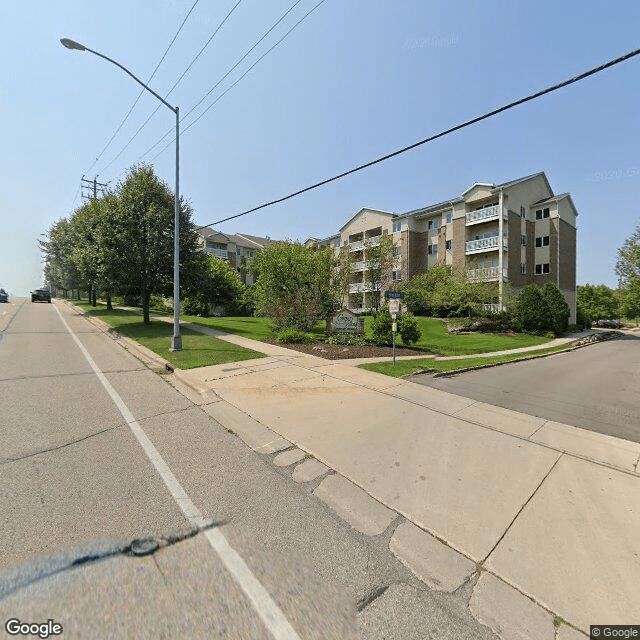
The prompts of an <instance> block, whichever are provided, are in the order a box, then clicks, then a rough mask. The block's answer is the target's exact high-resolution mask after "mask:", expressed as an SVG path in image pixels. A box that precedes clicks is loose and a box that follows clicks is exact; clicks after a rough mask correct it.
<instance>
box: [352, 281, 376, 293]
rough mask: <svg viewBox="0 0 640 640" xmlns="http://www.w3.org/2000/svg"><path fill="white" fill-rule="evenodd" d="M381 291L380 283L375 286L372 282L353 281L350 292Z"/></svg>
mask: <svg viewBox="0 0 640 640" xmlns="http://www.w3.org/2000/svg"><path fill="white" fill-rule="evenodd" d="M370 291H380V285H377V286H376V287H374V286H373V285H372V284H371V283H370V282H353V283H351V284H350V285H349V293H364V292H367V293H368V292H370Z"/></svg>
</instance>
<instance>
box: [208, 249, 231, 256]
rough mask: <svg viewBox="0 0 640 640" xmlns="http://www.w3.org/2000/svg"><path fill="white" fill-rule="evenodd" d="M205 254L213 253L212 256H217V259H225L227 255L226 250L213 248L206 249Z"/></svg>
mask: <svg viewBox="0 0 640 640" xmlns="http://www.w3.org/2000/svg"><path fill="white" fill-rule="evenodd" d="M206 251H207V253H213V255H214V256H218V257H219V258H227V257H228V256H229V253H228V251H227V250H226V249H216V248H215V247H207V248H206Z"/></svg>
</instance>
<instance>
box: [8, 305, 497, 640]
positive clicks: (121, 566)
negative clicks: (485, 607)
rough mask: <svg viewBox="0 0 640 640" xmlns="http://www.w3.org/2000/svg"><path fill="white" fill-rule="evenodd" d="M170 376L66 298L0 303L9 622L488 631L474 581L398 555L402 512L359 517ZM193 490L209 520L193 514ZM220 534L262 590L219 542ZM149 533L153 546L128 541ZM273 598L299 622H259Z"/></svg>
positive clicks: (328, 632)
mask: <svg viewBox="0 0 640 640" xmlns="http://www.w3.org/2000/svg"><path fill="white" fill-rule="evenodd" d="M65 323H66V325H65ZM67 326H68V328H67ZM69 329H70V330H71V331H70V330H69ZM71 332H73V334H75V336H76V338H77V339H78V340H79V342H80V344H81V345H82V346H83V348H84V349H86V352H87V354H88V355H89V357H90V358H91V359H92V361H93V362H94V363H95V367H96V369H98V370H99V373H97V372H96V369H94V368H92V366H91V364H90V362H89V360H88V359H87V357H85V355H84V353H83V351H82V350H81V347H80V346H79V345H78V343H77V342H76V341H75V340H74V337H73V336H72V333H71ZM100 376H103V379H104V381H106V385H107V387H109V386H110V387H111V388H112V390H113V393H112V394H110V393H109V392H108V391H107V389H106V387H105V384H103V382H101V379H100ZM176 387H179V385H177V383H175V381H172V380H171V377H170V376H161V375H158V374H157V373H154V372H152V371H150V370H149V369H147V368H146V367H144V366H143V365H142V364H141V363H140V362H139V361H138V360H137V359H136V358H134V357H133V356H132V355H130V354H129V353H127V352H126V351H124V350H123V349H122V348H121V347H120V346H119V345H118V344H116V343H115V342H114V341H113V340H112V339H111V338H109V337H108V336H107V335H106V334H105V333H103V332H102V331H99V330H98V329H96V327H94V326H93V325H92V324H91V323H89V322H88V321H87V320H86V319H85V318H83V317H81V316H80V315H78V314H77V313H75V312H74V311H72V310H71V308H70V307H68V306H67V305H65V304H62V303H59V302H55V301H54V303H53V304H38V303H31V302H30V301H29V300H27V299H15V298H14V299H12V300H11V304H10V305H4V306H3V307H0V442H1V443H2V446H1V448H0V527H1V529H0V533H1V534H2V535H0V622H2V625H3V630H4V623H5V621H6V620H7V619H9V618H17V619H19V620H21V621H28V622H44V621H46V620H47V619H52V620H54V621H55V622H57V623H60V624H62V625H63V626H64V634H63V636H62V637H64V638H129V637H136V638H178V637H189V638H218V637H220V638H223V637H224V638H239V639H240V638H242V639H246V638H251V639H254V638H255V639H260V638H272V637H277V638H283V639H284V638H292V637H299V638H323V639H324V638H336V639H341V640H342V639H344V640H347V639H348V638H355V637H362V638H367V639H369V638H370V639H373V638H388V639H390V640H391V639H394V638H403V639H404V638H407V639H411V638H415V639H418V638H420V639H423V638H439V639H446V638H451V639H453V638H455V639H467V638H468V639H469V640H471V639H473V640H480V639H489V638H493V637H494V636H493V635H492V634H491V633H490V632H489V631H488V630H487V629H486V628H485V627H482V626H481V625H479V624H478V623H477V622H476V621H475V619H473V618H472V616H471V615H470V613H469V610H468V607H467V602H468V599H469V595H470V590H471V589H472V587H473V585H472V584H469V585H466V586H465V587H463V588H461V589H460V590H458V591H457V592H456V593H454V594H442V593H438V592H433V591H430V590H429V589H428V588H426V587H425V585H424V584H423V583H421V582H419V581H418V580H417V579H415V577H414V576H413V575H412V574H411V573H410V572H409V571H408V570H407V569H406V568H405V567H404V566H403V565H402V564H401V563H400V562H399V561H398V560H396V559H395V558H394V557H393V556H392V554H391V553H390V552H389V549H388V544H389V539H390V537H391V535H392V532H393V528H395V526H397V525H398V524H399V521H401V519H399V521H398V522H395V523H393V524H392V525H391V527H390V528H389V530H388V531H385V532H384V533H383V534H381V535H380V536H374V537H368V536H365V535H363V534H360V533H359V532H357V531H355V530H354V529H352V528H351V527H350V526H349V525H348V524H346V523H345V522H344V521H343V520H341V519H340V518H338V517H337V516H336V515H335V513H334V512H332V511H331V510H330V509H328V508H327V507H326V506H325V505H324V504H323V503H321V502H319V501H318V500H317V499H316V498H315V497H314V496H313V495H311V491H312V490H313V489H314V488H315V486H317V483H315V484H314V483H308V484H306V485H301V484H297V483H295V482H294V481H293V480H292V478H291V468H285V469H281V468H278V467H275V466H274V465H273V462H272V458H273V456H267V455H259V454H257V453H255V452H253V451H252V450H251V449H249V448H248V447H247V446H246V445H245V444H244V443H243V442H242V441H240V440H239V439H238V438H237V437H236V436H235V435H234V434H233V433H230V432H229V431H228V430H227V429H226V428H225V427H224V425H221V424H220V423H219V422H217V421H216V420H215V419H214V417H215V407H211V406H207V405H206V403H207V400H206V399H202V398H195V397H193V394H192V393H190V392H188V391H187V390H184V389H181V390H178V388H176ZM115 396H117V397H119V398H120V399H121V404H122V406H124V407H125V409H126V411H125V413H124V415H130V416H131V417H130V418H127V420H125V419H124V418H123V412H122V411H121V409H122V406H121V407H120V408H119V407H118V406H117V405H116V402H115V401H114V397H115ZM205 408H206V409H207V410H208V411H205ZM126 412H130V413H129V414H127V413H126ZM210 414H211V415H210ZM212 416H214V417H212ZM135 425H138V426H139V428H140V430H141V431H142V432H143V434H144V438H146V439H147V440H146V441H145V440H141V439H140V438H139V439H136V436H135V435H134V431H135V429H134V427H135ZM143 441H145V442H147V445H145V448H146V449H143V446H141V442H143ZM149 448H150V449H152V450H153V451H156V452H157V455H158V456H160V457H161V458H162V461H163V464H164V465H165V466H164V467H162V466H161V465H160V466H159V465H158V464H156V466H154V464H152V462H151V460H150V457H149V456H148V455H147V452H146V450H148V449H149ZM160 468H163V469H164V471H163V474H164V477H165V478H166V476H167V473H168V474H170V475H171V476H172V477H174V478H175V481H176V482H177V483H178V485H179V487H180V488H181V489H182V490H184V494H185V495H184V498H183V499H182V502H181V504H183V508H182V509H181V508H180V507H179V506H178V503H177V501H176V498H175V497H174V496H175V495H176V489H175V487H174V489H172V491H173V494H172V492H171V491H170V490H169V489H168V487H167V484H166V483H165V481H164V480H163V477H161V475H160V472H159V469H160ZM185 501H186V502H188V503H189V504H191V505H192V507H193V509H195V510H197V512H198V513H199V514H201V515H202V518H203V520H204V521H206V522H209V523H212V524H213V528H208V529H207V530H202V529H200V530H198V529H194V527H193V522H192V521H190V520H189V519H188V518H187V517H185V507H184V504H185ZM187 510H188V509H187ZM218 533H221V534H222V535H223V536H224V539H225V540H226V541H228V544H229V545H230V547H231V549H233V550H234V551H235V552H236V553H237V554H238V555H239V557H240V558H241V559H242V560H243V561H244V563H246V566H247V568H248V570H249V573H250V574H251V576H253V579H255V580H256V581H257V583H258V584H259V585H261V588H263V589H264V590H265V591H264V593H265V594H266V596H265V597H263V596H260V597H258V596H256V592H255V591H251V590H252V589H254V587H253V586H251V584H253V583H251V584H250V585H249V587H247V584H248V583H247V582H246V581H245V582H243V581H242V580H239V579H238V578H237V577H234V576H232V575H231V573H230V571H229V565H228V564H225V563H224V562H223V561H222V558H223V557H224V555H221V554H217V553H216V552H214V544H213V542H211V539H212V538H210V537H209V536H216V535H218ZM140 538H153V539H154V540H156V541H157V542H158V544H159V545H160V549H159V550H157V551H156V552H155V553H153V554H152V555H147V556H143V557H136V556H133V555H132V553H131V551H132V547H131V543H132V541H133V540H135V539H140ZM216 539H217V538H216ZM218 542H219V541H218ZM225 553H227V555H229V553H230V552H225ZM260 593H262V592H260ZM252 594H253V595H252ZM376 596H379V597H376ZM252 597H253V600H252V599H251V598H252ZM265 598H266V599H267V600H269V601H270V602H272V603H273V605H274V606H275V607H276V608H278V609H279V611H280V612H281V615H282V616H283V619H284V620H285V622H286V624H287V625H288V627H289V628H291V629H292V630H294V631H295V633H296V634H297V635H295V636H290V635H287V632H285V631H282V632H281V633H280V632H278V633H275V632H274V631H273V627H269V629H271V630H270V631H269V630H268V629H267V626H266V623H265V614H264V606H266V605H265V604H264V601H265ZM358 603H360V606H357V605H358ZM269 611H272V610H269ZM260 612H262V614H260ZM267 613H268V612H267ZM261 615H262V617H261ZM267 617H268V615H267ZM273 624H275V623H273ZM276 626H277V625H276Z"/></svg>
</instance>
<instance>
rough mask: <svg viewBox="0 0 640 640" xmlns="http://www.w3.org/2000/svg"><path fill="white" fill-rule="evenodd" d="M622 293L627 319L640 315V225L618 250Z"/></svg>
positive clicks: (617, 271) (618, 273) (623, 310)
mask: <svg viewBox="0 0 640 640" xmlns="http://www.w3.org/2000/svg"><path fill="white" fill-rule="evenodd" d="M616 274H617V275H618V279H619V280H618V282H619V288H620V291H621V300H620V301H621V309H620V310H621V312H622V315H623V316H625V317H626V318H631V317H637V316H638V315H640V314H639V313H638V310H639V309H640V225H638V227H637V228H636V230H635V232H634V233H633V235H632V236H631V237H629V238H627V239H626V240H625V243H624V244H623V245H622V247H620V249H618V261H617V263H616Z"/></svg>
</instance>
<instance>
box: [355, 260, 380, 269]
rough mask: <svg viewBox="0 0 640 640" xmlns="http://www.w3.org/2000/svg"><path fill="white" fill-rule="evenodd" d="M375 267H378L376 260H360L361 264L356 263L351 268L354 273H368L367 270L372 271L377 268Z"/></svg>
mask: <svg viewBox="0 0 640 640" xmlns="http://www.w3.org/2000/svg"><path fill="white" fill-rule="evenodd" d="M378 264H379V263H378ZM375 266H376V261H375V260H360V261H359V262H354V263H353V264H352V265H351V268H352V269H353V270H354V271H366V270H367V269H370V268H371V267H375Z"/></svg>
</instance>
